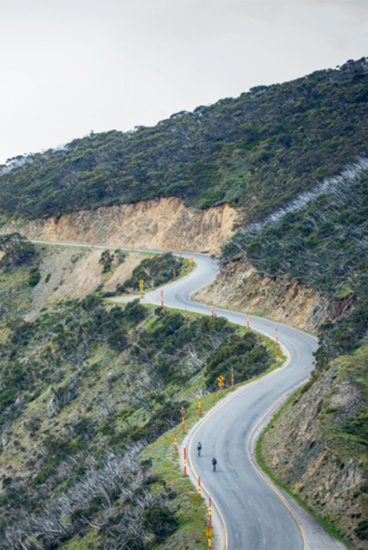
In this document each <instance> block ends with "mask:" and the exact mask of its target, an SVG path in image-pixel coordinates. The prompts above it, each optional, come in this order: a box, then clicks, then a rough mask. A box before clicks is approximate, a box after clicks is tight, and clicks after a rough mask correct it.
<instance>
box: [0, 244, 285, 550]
mask: <svg viewBox="0 0 368 550" xmlns="http://www.w3.org/2000/svg"><path fill="white" fill-rule="evenodd" d="M0 245H1V246H2V248H3V249H4V248H6V249H7V250H6V251H5V253H4V254H3V256H2V259H1V266H0V268H1V269H0V286H1V289H3V291H4V292H6V295H7V301H6V302H5V303H4V304H3V307H2V309H1V315H0V335H1V341H0V356H1V364H0V375H1V386H0V430H1V439H0V441H1V444H0V459H1V462H0V477H1V488H0V533H1V537H0V548H3V549H4V550H5V549H7V550H10V549H12V550H13V549H16V550H18V549H19V550H21V549H22V550H24V549H27V550H35V549H40V550H41V549H42V550H51V549H52V548H65V549H67V548H70V549H71V548H73V550H75V549H78V550H83V549H86V548H94V549H96V550H99V549H101V550H112V549H114V548H117V547H118V548H124V547H127V548H131V549H132V550H148V549H149V548H155V550H158V549H160V548H162V549H169V548H173V547H178V546H177V545H178V544H181V546H179V547H183V548H184V547H190V548H193V549H198V550H204V549H205V548H206V547H207V541H206V539H205V537H204V527H205V523H206V509H205V506H204V504H203V503H202V504H201V502H199V501H198V497H197V495H196V492H195V491H194V490H193V488H192V487H191V485H190V484H189V482H186V481H185V480H184V479H183V478H182V476H181V475H180V469H179V464H178V462H179V461H178V456H177V455H175V454H174V453H173V433H172V429H173V427H175V426H176V425H177V424H178V423H179V422H180V420H181V407H185V410H186V414H187V416H189V417H190V414H191V413H193V411H195V412H196V413H197V411H196V407H197V399H196V398H195V397H196V395H198V392H199V393H200V394H203V393H207V392H208V391H212V390H213V389H214V388H215V387H216V377H217V376H218V375H219V373H223V374H224V376H225V381H226V386H229V385H230V371H229V368H230V367H232V368H233V369H234V376H235V382H236V383H239V382H241V381H244V380H248V379H249V378H251V377H252V376H254V375H258V374H261V373H263V372H265V371H266V370H267V369H269V368H274V367H275V364H274V357H275V345H274V343H273V342H271V341H269V340H268V339H266V338H264V337H261V336H256V335H255V334H253V333H252V332H250V331H249V330H247V329H244V328H238V327H236V326H234V325H231V324H230V323H228V322H227V321H226V320H225V319H220V318H216V317H213V318H211V317H207V316H200V315H195V314H189V313H179V312H175V311H168V310H166V309H164V308H157V309H154V308H153V307H150V306H147V307H145V306H143V305H141V304H139V301H138V300H134V301H131V302H129V303H127V304H126V305H125V306H124V307H120V306H117V305H115V304H111V303H109V302H106V301H104V300H103V296H104V295H106V292H104V291H105V290H106V288H108V285H109V282H111V281H112V279H113V277H114V276H115V277H117V274H118V273H119V270H120V268H121V267H123V266H124V265H125V262H126V263H129V262H130V267H129V269H126V271H125V275H123V274H122V273H120V277H121V278H120V283H118V285H117V286H119V284H120V286H122V287H124V288H123V289H122V291H123V290H129V289H131V290H134V289H135V288H136V283H135V280H136V279H139V278H140V277H146V279H147V281H146V282H147V285H148V286H149V285H150V280H151V277H152V276H153V275H154V276H155V277H156V279H157V281H158V282H159V280H161V282H165V280H167V277H171V276H172V273H171V270H172V267H173V264H172V263H171V262H173V261H175V262H177V264H175V267H176V269H177V273H178V275H180V273H181V269H182V268H183V269H185V268H186V264H187V262H185V261H184V260H180V259H175V258H172V256H171V255H170V254H165V255H159V256H152V255H145V254H141V255H139V256H140V257H141V260H142V261H141V262H140V263H139V264H138V265H136V267H134V268H133V264H134V263H135V261H136V257H137V256H138V255H137V254H131V255H130V256H131V259H130V260H129V257H123V258H120V260H122V261H121V263H120V264H119V261H116V259H115V258H114V259H112V258H111V254H112V251H101V250H99V251H97V250H94V251H93V250H83V249H78V248H74V247H73V248H72V249H67V248H66V247H63V248H61V247H60V248H59V247H58V248H56V247H45V246H34V245H32V244H31V243H29V242H27V241H26V240H25V239H19V237H16V236H8V237H2V238H1V240H0ZM97 252H98V254H99V257H100V258H99V260H98V261H96V260H97V258H96V253H97ZM105 252H107V253H108V254H105ZM115 254H116V255H117V256H119V252H115V253H114V255H115ZM100 260H101V261H100ZM118 260H119V258H118ZM64 268H65V269H64ZM48 269H51V271H52V273H50V272H49V273H50V276H49V274H48V273H47V274H46V272H47V270H48ZM89 270H91V271H92V276H91V280H89V279H85V282H84V284H81V283H82V281H83V273H84V274H88V272H89ZM98 271H99V273H98ZM63 272H64V280H63V281H61V280H59V277H60V276H62V273H63ZM129 273H130V277H129V278H127V277H128V274H129ZM45 274H46V275H45ZM53 277H54V279H52V278H53ZM123 277H125V283H124V284H121V283H122V280H123ZM165 278H166V279H165ZM69 279H70V283H68V280H69ZM132 279H133V280H132ZM78 281H79V283H80V284H79V285H78V284H77V283H78ZM115 282H116V281H115ZM49 283H52V284H51V288H53V285H55V284H56V285H57V288H56V290H54V291H51V292H50V289H49V287H48V285H49ZM97 284H98V286H96V285H97ZM38 287H39V288H38ZM125 287H126V288H125ZM73 289H74V295H73V294H72V291H73ZM93 290H94V292H93ZM38 291H39V292H40V293H41V294H42V295H44V293H45V292H46V291H48V292H49V294H48V297H47V299H46V300H44V303H43V307H42V309H41V310H39V305H38V304H35V303H34V299H35V298H36V297H37V292H38ZM88 291H91V292H90V293H88ZM108 294H111V293H110V292H109V293H108ZM35 305H36V306H37V307H36V310H35ZM25 318H32V320H31V321H25V320H24V319H25ZM227 356H231V357H232V358H233V361H232V364H231V365H229V364H225V363H224V357H227ZM218 397H219V392H218V393H217V394H215V395H214V396H213V395H209V396H207V397H203V411H204V412H205V411H206V410H208V408H210V407H211V405H213V404H214V403H215V402H216V399H218ZM193 400H194V404H191V402H192V401H193ZM197 414H198V413H197ZM197 414H196V415H195V418H196V419H197ZM169 430H171V433H170V434H169V439H167V436H166V435H165V434H167V433H168V431H169ZM160 438H161V439H160ZM144 451H145V452H144ZM163 464H165V467H164V466H163Z"/></svg>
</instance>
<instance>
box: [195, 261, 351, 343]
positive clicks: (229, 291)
mask: <svg viewBox="0 0 368 550" xmlns="http://www.w3.org/2000/svg"><path fill="white" fill-rule="evenodd" d="M196 298H197V299H198V300H199V301H201V302H204V303H208V304H209V303H210V302H211V301H212V302H213V303H214V305H215V306H218V307H224V308H229V309H233V310H237V311H243V312H245V311H248V312H249V313H253V314H255V315H260V316H266V317H269V318H270V319H274V320H275V321H279V322H282V323H285V324H288V325H291V326H294V327H296V328H299V329H302V330H306V331H307V332H310V333H313V334H315V333H316V332H317V329H318V326H319V325H320V324H321V323H323V322H324V321H325V320H326V319H330V320H332V321H334V320H336V319H337V318H338V317H340V316H341V315H342V314H343V313H345V312H346V311H347V309H348V308H349V307H350V306H351V304H352V303H353V301H354V297H353V296H351V297H348V298H346V299H344V300H339V301H335V302H332V303H330V302H329V301H328V300H327V299H326V298H324V297H322V296H320V295H319V294H318V293H317V292H315V291H314V290H312V289H311V288H308V287H306V286H305V285H300V284H298V283H297V282H296V281H290V280H289V279H270V278H269V277H266V276H264V277H261V276H259V275H258V274H257V272H256V270H255V269H254V268H253V267H252V266H251V265H250V264H249V263H247V262H246V261H245V260H239V261H233V262H230V263H229V264H228V265H227V266H226V269H225V270H224V271H223V273H222V274H221V275H220V276H219V277H218V278H217V279H216V281H215V282H214V283H213V284H212V285H210V286H209V287H207V288H205V289H204V290H202V291H201V292H199V293H198V294H197V295H196Z"/></svg>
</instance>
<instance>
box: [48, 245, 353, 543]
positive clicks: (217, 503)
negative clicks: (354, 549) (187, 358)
mask: <svg viewBox="0 0 368 550" xmlns="http://www.w3.org/2000/svg"><path fill="white" fill-rule="evenodd" d="M38 242H40V241H38ZM55 244H57V243H55ZM60 244H62V243H60ZM65 244H67V243H65ZM70 244H75V243H70ZM78 246H80V245H78ZM96 248H103V249H106V248H112V249H115V248H116V246H115V247H108V246H101V247H98V246H96ZM136 250H137V249H136ZM137 251H139V250H137ZM140 251H144V252H158V253H161V251H152V250H140ZM175 254H176V253H175ZM177 255H178V254H177ZM183 256H184V257H187V258H189V257H191V255H190V254H188V253H184V252H183ZM194 261H195V268H194V270H193V272H192V273H191V274H190V275H189V276H186V277H184V278H182V279H180V280H178V281H177V282H175V283H171V284H169V285H167V286H165V287H164V305H165V306H169V307H172V308H178V309H186V310H188V311H195V312H198V313H203V314H207V315H210V314H211V309H210V307H208V306H206V305H204V304H200V303H196V302H195V301H194V300H192V298H191V296H192V295H193V294H194V293H195V292H196V291H197V290H199V289H200V288H201V287H203V286H207V285H208V284H210V283H211V282H212V281H213V280H214V279H215V277H216V275H217V268H216V263H215V262H214V261H213V260H212V259H211V258H210V257H209V256H206V255H203V254H194ZM115 300H116V301H119V299H118V298H117V299H115ZM144 301H145V302H148V303H152V304H157V305H160V303H161V297H160V290H155V291H152V292H149V293H147V294H145V298H144ZM215 314H216V315H218V316H223V317H226V318H227V319H228V320H229V321H231V322H233V323H238V324H243V325H246V316H245V315H244V314H241V313H236V312H233V311H228V310H222V309H217V308H215ZM250 326H251V328H252V329H254V330H256V331H259V332H262V333H264V334H266V335H268V336H269V337H271V338H274V335H275V323H274V322H272V321H269V320H267V319H262V318H258V317H254V316H250ZM277 327H278V334H279V340H280V343H281V345H282V346H283V350H284V352H286V354H287V357H288V359H287V361H286V363H285V365H284V366H283V367H282V368H280V369H278V370H276V371H273V372H272V373H270V374H268V375H266V376H264V377H263V378H261V379H259V380H257V381H255V382H252V383H250V384H248V385H246V386H242V387H241V388H239V389H238V390H236V391H235V392H233V393H232V394H231V395H229V396H228V397H226V398H224V399H223V400H221V401H220V402H219V403H218V405H217V406H216V407H215V408H214V409H212V410H211V411H209V412H208V413H207V414H206V415H205V416H204V418H203V419H202V420H201V421H200V422H198V424H197V425H196V426H195V427H194V428H193V429H192V430H191V432H190V433H189V434H188V436H187V437H186V440H185V442H184V444H185V445H186V447H187V450H188V463H189V474H190V476H191V479H192V481H193V483H194V484H195V486H197V478H198V476H200V478H201V484H202V489H203V490H202V494H204V496H209V495H210V496H211V498H212V509H213V512H214V513H213V519H214V527H215V539H214V542H215V545H214V546H215V548H217V549H218V550H344V549H345V550H346V546H345V545H344V544H342V543H341V542H339V541H337V540H336V539H334V538H333V537H331V536H330V535H329V534H328V533H327V532H326V531H325V530H324V529H323V528H322V527H321V526H320V524H319V523H318V522H317V521H316V520H315V519H314V518H312V517H311V516H310V515H309V514H307V512H305V510H304V509H303V508H301V507H300V506H299V505H298V504H297V503H296V502H295V501H294V500H293V499H292V498H291V497H290V496H289V495H287V494H286V493H284V492H283V491H282V490H280V489H279V488H276V487H275V486H274V485H273V484H272V482H271V481H270V480H269V479H268V478H267V476H265V475H264V474H263V472H261V470H260V469H259V468H258V466H257V465H256V462H255V458H254V445H255V441H256V439H257V437H258V435H259V433H260V432H261V430H262V427H263V426H264V425H265V424H266V423H267V421H268V419H269V418H270V417H271V416H272V414H274V412H275V411H276V410H277V409H278V408H279V407H280V406H281V404H282V403H283V402H284V401H285V400H286V399H287V398H288V396H290V395H291V393H292V392H293V391H294V390H295V389H296V388H297V387H298V386H300V385H301V384H302V383H303V382H305V381H306V380H307V379H308V378H309V375H310V372H311V371H312V370H313V351H314V350H315V349H316V347H317V341H316V339H315V338H314V337H313V336H311V335H309V334H306V333H303V332H301V331H299V330H296V329H293V328H291V327H288V326H286V325H282V324H280V323H277ZM198 441H201V443H202V445H203V449H202V455H201V456H200V457H198V456H197V453H196V445H197V442H198ZM212 457H216V459H217V461H218V465H217V466H218V467H217V470H216V472H212V467H211V459H212Z"/></svg>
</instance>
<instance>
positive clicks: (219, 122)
mask: <svg viewBox="0 0 368 550" xmlns="http://www.w3.org/2000/svg"><path fill="white" fill-rule="evenodd" d="M367 69H368V63H367V60H366V59H365V58H363V59H361V60H359V61H356V62H354V61H348V62H347V63H346V64H345V65H343V66H342V67H341V68H340V69H335V70H324V71H317V72H315V73H313V74H311V75H309V76H307V77H304V78H300V79H298V80H295V81H293V82H287V83H284V84H276V85H273V86H269V87H267V86H258V87H256V88H252V89H251V90H250V92H248V93H243V94H241V96H240V97H238V98H235V99H232V98H227V99H223V100H220V101H218V102H217V103H215V104H214V105H210V106H207V107H204V106H200V107H197V108H196V109H195V110H194V111H193V112H192V113H189V112H185V111H183V112H180V113H177V114H175V115H172V116H171V117H170V118H169V119H168V120H164V121H162V122H159V123H158V124H157V125H156V126H155V127H152V128H146V127H138V128H136V129H135V130H134V131H132V132H127V133H122V132H118V131H115V130H114V131H111V132H107V133H101V134H93V133H92V134H91V135H90V136H87V137H85V138H83V139H75V140H74V141H72V142H71V143H68V144H67V145H66V146H65V147H64V148H63V149H61V150H49V151H46V152H45V153H42V154H41V153H39V154H31V155H29V156H26V157H17V158H15V159H11V160H10V161H9V162H8V164H7V165H5V166H3V167H2V169H1V173H2V175H1V176H0V203H1V207H2V209H3V210H4V211H6V212H9V213H11V214H19V215H21V216H23V217H26V218H33V217H39V216H44V215H49V214H53V215H59V214H61V213H63V212H70V211H75V210H79V209H86V208H96V207H97V206H101V205H109V204H116V203H124V202H134V201H138V200H142V199H148V198H152V197H162V196H179V197H183V198H185V200H186V204H187V205H192V206H196V207H201V208H203V207H206V206H210V205H215V204H219V203H221V202H224V201H230V202H231V204H232V205H234V206H243V207H244V208H245V209H246V212H245V214H246V216H247V218H248V220H253V219H258V218H260V217H263V216H264V214H265V213H268V212H270V211H271V210H273V209H275V208H277V207H278V206H280V205H283V204H284V203H285V201H288V200H290V199H291V198H293V197H295V196H297V194H298V193H300V192H301V191H305V190H307V189H310V188H311V187H313V186H314V185H315V184H316V183H317V182H318V181H321V180H323V179H324V178H325V177H327V176H332V175H334V174H336V173H338V172H340V171H341V170H342V169H343V167H344V166H345V165H346V164H347V163H351V162H352V161H354V159H355V158H356V157H357V155H359V154H361V155H365V154H366V152H367V141H368V124H367V117H368V93H367V89H368V71H367Z"/></svg>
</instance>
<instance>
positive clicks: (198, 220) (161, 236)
mask: <svg viewBox="0 0 368 550" xmlns="http://www.w3.org/2000/svg"><path fill="white" fill-rule="evenodd" d="M236 217H237V213H236V211H235V210H234V209H233V208H231V207H230V206H229V205H228V204H222V205H220V206H216V207H212V208H208V209H204V210H198V209H195V208H187V207H185V206H184V204H183V201H182V199H179V198H176V197H170V198H161V199H151V200H147V201H141V202H137V203H135V204H121V205H115V206H107V207H101V208H98V209H96V210H84V211H80V212H76V213H73V214H65V215H62V216H60V217H58V218H56V217H48V218H42V219H36V220H32V221H24V220H23V221H12V222H9V223H7V224H5V225H3V227H2V228H1V233H9V232H11V231H19V232H21V233H22V234H24V235H26V236H27V237H28V238H30V239H40V240H49V239H50V238H53V239H54V240H57V241H59V242H79V243H90V242H91V239H92V235H93V237H94V241H95V243H96V244H104V245H110V246H124V247H130V246H131V243H132V241H134V246H135V247H136V248H153V249H161V246H162V245H164V246H165V249H166V250H179V247H180V246H181V247H182V249H183V250H190V251H191V250H194V251H197V252H209V253H211V254H212V253H218V252H219V251H220V249H221V246H222V244H224V242H225V241H226V240H227V239H228V238H229V237H230V236H231V235H232V234H233V230H232V228H233V225H234V222H235V220H236Z"/></svg>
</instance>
